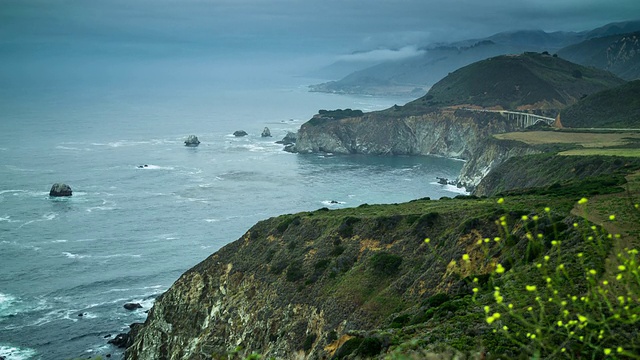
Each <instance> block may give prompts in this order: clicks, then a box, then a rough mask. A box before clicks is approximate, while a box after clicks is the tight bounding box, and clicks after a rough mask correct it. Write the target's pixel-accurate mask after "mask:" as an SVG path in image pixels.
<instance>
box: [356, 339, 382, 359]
mask: <svg viewBox="0 0 640 360" xmlns="http://www.w3.org/2000/svg"><path fill="white" fill-rule="evenodd" d="M380 351H382V342H380V340H378V339H377V338H372V337H368V338H365V339H364V340H362V343H361V344H360V346H359V347H358V349H357V351H356V353H357V354H358V355H362V356H364V357H366V358H370V357H373V356H376V355H378V354H379V353H380Z"/></svg>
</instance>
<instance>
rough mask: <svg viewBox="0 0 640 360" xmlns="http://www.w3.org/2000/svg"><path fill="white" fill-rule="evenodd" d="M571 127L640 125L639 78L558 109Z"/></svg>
mask: <svg viewBox="0 0 640 360" xmlns="http://www.w3.org/2000/svg"><path fill="white" fill-rule="evenodd" d="M560 121H561V122H562V126H564V127H570V128H640V80H636V81H631V82H629V83H627V84H624V85H622V86H619V87H616V88H613V89H609V90H605V91H602V92H599V93H596V94H593V95H591V96H588V97H586V98H584V99H582V100H580V101H579V102H577V103H576V104H574V105H572V106H570V107H568V108H566V109H564V110H562V112H561V113H560Z"/></svg>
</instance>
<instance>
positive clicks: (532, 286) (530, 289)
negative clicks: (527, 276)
mask: <svg viewBox="0 0 640 360" xmlns="http://www.w3.org/2000/svg"><path fill="white" fill-rule="evenodd" d="M536 290H537V288H536V286H535V285H527V291H536Z"/></svg>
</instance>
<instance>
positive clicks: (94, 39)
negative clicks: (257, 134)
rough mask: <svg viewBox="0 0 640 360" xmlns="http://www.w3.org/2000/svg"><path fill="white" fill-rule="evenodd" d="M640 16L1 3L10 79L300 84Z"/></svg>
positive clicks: (509, 6)
mask: <svg viewBox="0 0 640 360" xmlns="http://www.w3.org/2000/svg"><path fill="white" fill-rule="evenodd" d="M636 14H638V15H640V2H638V1H637V0H616V1H609V0H519V1H513V0H511V1H503V0H485V1H477V0H457V1H451V0H394V1H390V0H377V1H362V0H323V1H316V0H313V1H301V0H269V1H266V0H180V1H178V0H154V1H150V0H129V1H124V0H104V1H89V0H68V1H49V0H0V61H2V63H3V64H5V65H6V66H4V69H3V70H0V80H4V81H12V79H13V81H17V80H16V79H17V78H18V77H22V78H20V80H24V79H29V78H39V77H41V76H45V75H46V76H52V77H56V76H61V75H60V73H61V72H62V73H65V75H64V76H68V77H70V78H71V79H73V77H74V74H82V77H83V78H84V77H86V76H90V75H91V72H92V71H94V72H95V71H100V72H107V73H108V72H113V73H120V74H122V72H125V73H127V72H128V73H129V74H130V75H131V76H133V77H135V76H136V74H137V75H141V74H143V73H144V72H150V73H152V72H155V71H159V69H164V68H170V69H171V71H172V73H175V74H180V72H181V71H183V70H184V71H185V72H191V71H193V70H194V69H201V70H203V71H205V70H207V69H208V70H207V71H205V73H211V76H213V77H214V78H215V77H216V76H223V75H224V76H229V73H230V72H233V71H230V70H238V71H241V72H244V73H247V72H252V73H255V74H259V73H261V72H264V71H269V72H272V73H275V74H289V75H292V76H293V75H296V74H303V73H305V72H306V71H310V70H313V69H314V68H318V67H321V66H324V65H327V64H330V63H331V62H333V61H337V60H343V61H344V60H353V61H363V60H366V61H370V60H378V59H379V60H385V59H397V58H402V57H406V56H411V55H413V54H416V53H417V52H418V50H417V48H418V47H420V46H425V45H428V44H431V43H441V42H450V41H457V40H464V39H469V38H480V37H483V36H489V35H492V34H494V33H497V32H501V31H508V30H517V29H542V30H545V31H582V30H589V29H592V28H595V27H598V26H602V25H605V24H607V23H610V22H615V21H624V20H631V19H632V18H630V16H633V15H636ZM638 15H636V16H638ZM123 64H126V66H125V65H123ZM222 68H225V69H226V70H225V71H218V73H219V74H217V75H216V74H215V73H216V69H218V70H220V69H222ZM56 74H57V75H56ZM176 76H179V75H176ZM205 76H206V75H205Z"/></svg>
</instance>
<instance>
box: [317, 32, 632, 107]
mask: <svg viewBox="0 0 640 360" xmlns="http://www.w3.org/2000/svg"><path fill="white" fill-rule="evenodd" d="M636 31H640V21H625V22H618V23H611V24H607V25H604V26H602V27H599V28H597V29H593V30H589V31H583V32H559V31H558V32H545V31H541V30H520V31H510V32H502V33H498V34H495V35H492V36H489V37H486V38H478V39H468V40H464V41H458V42H454V43H448V44H431V45H426V46H419V47H420V49H421V50H422V51H423V53H422V54H421V55H419V56H414V57H411V58H406V59H402V60H395V61H386V62H382V63H378V64H370V65H369V66H368V67H364V66H363V67H362V68H360V69H359V70H356V71H353V72H352V73H351V74H348V75H346V76H345V75H344V73H343V72H341V71H334V72H333V74H334V76H335V77H334V78H337V79H339V80H336V81H330V82H326V83H323V84H317V85H312V86H310V89H311V91H320V92H329V93H347V94H368V95H411V96H420V95H422V94H424V91H426V90H427V89H429V88H430V87H431V86H432V85H433V84H435V83H436V82H438V81H439V80H441V79H442V78H444V77H445V76H447V74H448V73H450V72H452V71H455V70H456V69H458V68H460V67H463V66H466V65H469V64H471V63H474V62H476V61H480V60H484V59H487V58H489V57H493V56H498V55H505V54H520V53H523V52H526V51H528V52H543V51H547V52H549V53H552V54H553V53H554V52H557V51H558V50H560V49H563V48H566V47H567V46H570V45H573V44H577V43H580V42H583V41H585V40H589V39H593V38H601V37H605V36H612V35H618V34H625V33H631V32H636ZM636 55H637V53H636ZM568 56H569V55H567V57H566V58H567V59H569V60H571V59H573V58H571V57H568ZM563 57H564V55H563ZM576 60H577V59H576ZM572 61H574V60H572ZM574 62H577V63H579V64H583V65H587V64H586V63H582V62H580V61H574ZM619 64H622V63H619ZM346 65H347V64H344V63H342V64H338V63H336V64H335V66H329V67H327V69H326V70H327V71H325V73H324V75H325V76H326V75H330V74H331V71H328V69H329V68H333V67H338V68H340V69H345V68H346ZM351 65H357V64H351ZM600 68H604V67H600ZM610 70H611V71H613V72H615V73H616V74H618V75H619V76H621V77H623V78H625V79H628V77H627V76H626V75H624V76H623V73H622V72H621V73H617V72H616V71H617V70H616V69H610ZM620 70H624V67H621V68H620Z"/></svg>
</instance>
